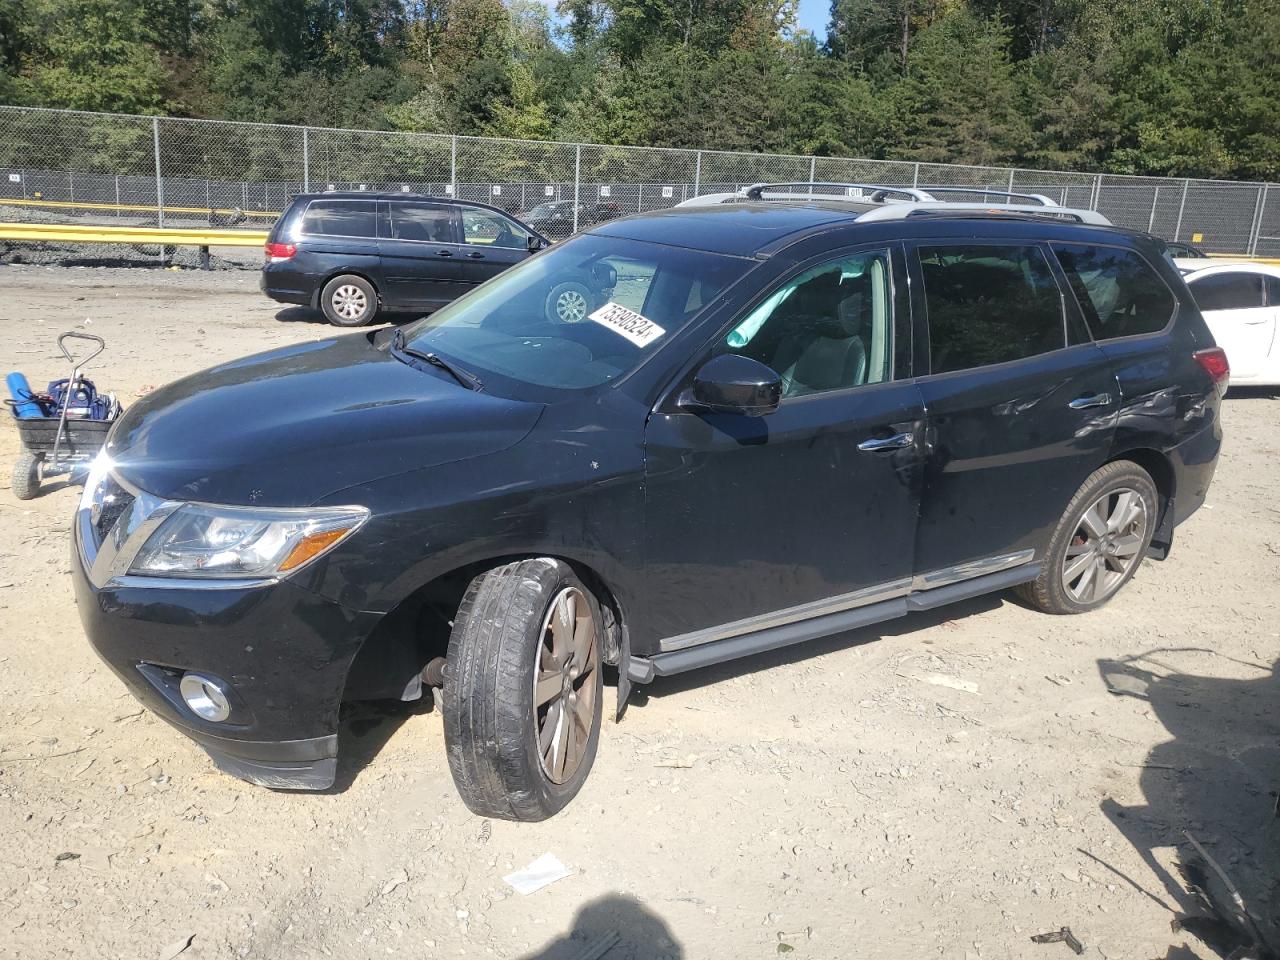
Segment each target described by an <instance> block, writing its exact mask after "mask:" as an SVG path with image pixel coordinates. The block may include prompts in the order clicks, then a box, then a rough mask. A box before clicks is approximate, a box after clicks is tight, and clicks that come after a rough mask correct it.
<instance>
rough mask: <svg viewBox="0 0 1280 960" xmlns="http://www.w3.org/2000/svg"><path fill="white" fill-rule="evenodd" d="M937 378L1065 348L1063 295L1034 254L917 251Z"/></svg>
mask: <svg viewBox="0 0 1280 960" xmlns="http://www.w3.org/2000/svg"><path fill="white" fill-rule="evenodd" d="M919 249H920V268H921V271H922V273H923V274H924V294H925V303H926V306H927V307H928V313H929V351H930V358H931V362H932V366H931V369H932V371H933V372H934V373H948V372H950V371H953V370H969V369H971V368H973V367H985V366H988V365H990V364H993V363H1007V362H1008V361H1010V360H1021V359H1023V358H1025V357H1034V356H1037V355H1038V354H1041V353H1048V352H1050V351H1051V350H1060V349H1061V348H1063V347H1065V346H1066V345H1067V339H1066V326H1065V324H1064V322H1063V311H1062V294H1061V291H1060V290H1059V289H1058V284H1057V282H1056V281H1055V280H1054V279H1053V271H1052V270H1051V269H1050V267H1049V262H1048V260H1047V259H1046V258H1045V255H1044V253H1043V252H1042V251H1041V250H1040V248H1039V247H1034V246H1008V247H1006V246H978V245H958V244H957V245H948V246H937V247H934V246H929V247H920V248H919Z"/></svg>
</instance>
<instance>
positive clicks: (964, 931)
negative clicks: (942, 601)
mask: <svg viewBox="0 0 1280 960" xmlns="http://www.w3.org/2000/svg"><path fill="white" fill-rule="evenodd" d="M0 277H3V278H4V280H5V281H6V283H5V289H6V290H7V291H8V294H7V296H6V298H5V300H4V302H3V303H0V338H2V339H0V342H2V343H3V344H4V357H5V364H4V366H5V368H6V370H7V369H11V368H15V367H16V368H21V369H23V370H24V371H26V372H27V373H28V375H29V376H30V377H31V379H32V380H33V381H42V380H48V379H52V378H53V377H55V376H63V375H64V373H63V366H64V365H63V363H62V361H61V359H60V358H59V357H58V354H57V351H56V347H55V344H54V339H55V337H56V335H57V333H59V332H61V331H63V330H69V329H83V330H85V331H87V332H91V333H96V334H100V335H102V336H104V337H105V338H106V339H107V342H108V352H107V353H106V354H104V356H103V357H101V358H100V360H99V362H98V363H97V364H96V366H95V367H94V369H93V370H92V371H91V375H92V376H94V377H96V379H97V381H98V383H99V385H100V386H101V387H103V388H110V389H114V390H115V391H117V392H118V393H119V394H120V395H121V396H122V398H123V399H124V400H125V402H126V403H128V402H129V401H130V400H132V399H134V398H136V397H137V396H139V395H140V394H142V393H144V392H145V391H146V390H148V389H149V388H150V387H152V386H154V385H158V384H160V383H163V382H165V381H168V380H171V379H173V378H176V377H178V376H180V375H182V374H185V373H188V372H191V371H193V370H196V369H198V368H201V367H204V366H207V365H209V364H212V363H215V362H219V361H223V360H227V359H230V358H233V357H236V356H238V355H242V354H246V353H249V352H253V351H256V350H259V349H265V348H268V347H272V346H276V345H280V344H284V343H289V342H294V341H299V340H307V339H315V338H321V337H326V336H328V335H330V333H331V330H330V328H328V327H327V326H324V325H323V324H321V323H319V322H317V320H316V318H315V317H314V315H312V314H310V313H309V312H308V311H305V310H299V309H292V308H291V309H285V310H282V309H280V308H279V307H278V306H277V305H275V304H272V303H270V302H269V301H267V300H265V299H264V298H263V297H261V296H260V295H259V293H258V291H257V276H256V275H255V274H253V273H230V272H229V273H199V272H172V271H165V272H162V271H159V270H139V269H132V270H105V269H86V268H65V267H62V268H56V267H34V266H5V267H0ZM1278 414H1280V404H1277V402H1276V400H1275V399H1274V397H1273V396H1270V395H1267V394H1256V393H1255V394H1251V395H1245V394H1243V393H1240V394H1239V395H1236V394H1233V395H1232V397H1231V398H1230V399H1229V400H1228V401H1227V403H1226V409H1225V414H1224V417H1225V420H1226V426H1227V430H1228V439H1227V444H1226V447H1225V449H1224V452H1223V456H1222V461H1221V464H1220V467H1219V470H1218V477H1217V480H1216V481H1215V484H1214V487H1213V490H1212V491H1211V496H1210V499H1209V503H1208V504H1207V505H1206V507H1205V509H1203V510H1201V511H1200V512H1199V513H1197V514H1196V515H1195V517H1193V518H1192V519H1191V520H1190V521H1189V522H1188V523H1187V524H1186V525H1185V526H1184V527H1182V528H1181V529H1180V530H1179V532H1178V537H1177V542H1176V544H1175V548H1174V551H1173V555H1172V557H1171V558H1170V559H1169V560H1168V561H1167V562H1164V563H1153V562H1149V563H1148V564H1146V565H1145V566H1144V567H1143V568H1142V570H1141V571H1140V572H1139V574H1138V576H1137V578H1136V579H1135V580H1134V582H1133V583H1132V584H1131V585H1130V586H1129V587H1128V588H1127V589H1126V590H1125V591H1124V593H1123V594H1122V595H1121V597H1120V598H1119V599H1118V600H1117V601H1116V602H1114V603H1112V604H1111V605H1109V606H1108V607H1106V608H1105V609H1103V610H1101V611H1099V612H1097V613H1094V614H1091V615H1088V616H1084V617H1073V618H1052V617H1047V616H1043V615H1040V614H1037V613H1033V612H1031V611H1030V610H1028V609H1025V608H1024V607H1022V606H1019V605H1018V604H1017V603H1015V602H1013V601H1012V600H1010V599H1009V598H1008V597H1002V596H996V597H990V598H985V599H982V600H977V601H972V602H969V603H966V604H963V605H960V606H957V607H952V608H948V609H945V610H942V611H935V612H934V613H932V614H929V615H915V616H912V617H910V618H908V619H905V620H902V621H898V622H895V623H890V624H887V625H884V626H881V627H877V628H871V629H867V630H861V631H857V632H855V633H851V634H847V635H844V636H840V637H836V638H833V639H830V640H826V641H820V642H815V643H810V644H808V645H805V646H803V647H800V648H794V649H791V650H788V651H785V652H779V653H777V654H774V655H768V656H763V657H758V658H755V659H753V660H750V661H743V662H739V663H736V664H731V665H727V666H724V667H721V668H714V669H711V670H707V671H704V672H702V673H697V674H693V675H686V676H684V677H681V678H677V679H672V680H666V681H662V680H660V681H658V682H656V683H654V684H653V685H652V686H651V687H650V688H648V689H647V690H646V691H644V695H643V696H640V697H637V699H636V702H635V703H634V704H633V706H632V708H631V710H630V711H629V712H628V714H627V716H626V718H625V719H624V720H623V721H622V722H621V723H620V724H616V725H615V724H608V725H607V726H606V729H605V731H604V735H603V738H602V743H601V748H600V754H599V757H598V759H597V761H596V766H595V770H594V772H593V773H592V776H591V777H590V779H589V781H588V783H587V785H586V787H585V789H584V790H583V792H582V794H581V795H580V796H579V797H578V799H577V800H576V801H575V802H574V803H573V804H572V805H571V806H570V807H569V809H568V810H566V811H565V812H564V813H562V814H561V815H560V816H558V817H556V818H555V819H553V820H551V821H549V822H546V823H542V824H532V825H529V824H523V825H520V824H512V823H505V822H500V821H487V820H483V819H480V818H477V817H475V816H472V815H471V814H470V813H469V812H468V811H467V810H466V809H465V807H463V805H462V803H461V802H460V801H459V800H458V798H457V796H456V794H455V792H454V790H453V786H452V783H451V781H450V777H449V772H448V768H447V764H446V762H445V757H444V750H443V739H442V731H441V723H440V715H439V712H438V710H435V709H433V708H432V706H431V704H430V703H429V702H426V703H421V704H418V705H412V706H406V705H389V706H388V705H360V706H358V707H357V708H355V709H353V710H352V711H351V712H350V714H349V716H348V717H347V719H346V721H345V723H344V725H343V729H342V734H341V736H342V742H343V746H342V760H341V766H340V772H339V782H338V784H337V786H336V788H335V789H333V790H332V791H330V792H327V793H324V794H318V795H317V794H289V793H272V792H269V791H266V790H263V789H259V788H255V787H252V786H249V785H247V784H244V783H241V782H240V781H237V780H234V779H231V778H229V777H226V776H223V775H221V774H218V773H217V772H216V771H215V770H214V769H213V768H212V766H211V764H210V763H209V762H208V760H207V759H206V758H205V757H204V755H203V754H202V753H201V752H200V751H199V749H198V748H196V747H195V746H194V745H193V744H191V743H190V742H188V741H187V740H186V739H184V738H183V737H181V736H179V735H178V734H177V733H175V732H174V731H173V730H172V729H170V728H169V727H168V726H167V725H165V724H164V723H162V722H161V721H159V720H155V719H153V718H152V717H151V716H150V715H149V714H147V713H145V712H142V711H141V710H140V708H139V707H138V705H137V704H136V703H135V702H134V701H133V700H132V699H131V697H130V696H129V695H128V694H127V693H126V692H125V690H124V688H123V687H122V686H121V685H120V683H119V682H118V681H117V680H116V679H115V678H114V676H113V675H112V674H111V673H110V672H109V671H108V670H107V668H106V667H105V666H103V665H102V664H101V663H100V662H99V661H98V659H97V658H96V656H95V655H94V654H93V652H92V650H91V649H90V648H89V646H88V644H87V642H86V641H85V638H84V636H83V633H82V631H81V628H80V622H79V618H78V617H77V615H76V611H75V608H74V602H73V599H72V595H71V588H70V583H69V578H68V576H67V571H68V563H69V559H68V522H69V519H70V515H71V511H72V509H73V506H74V503H75V499H76V496H77V492H76V490H75V489H72V488H65V487H64V488H61V489H57V488H51V489H50V490H49V492H48V493H46V494H45V495H44V496H42V497H41V498H39V499H37V500H34V501H31V502H29V503H21V502H19V501H17V500H15V499H14V498H13V497H12V495H10V494H9V493H8V492H7V490H5V491H4V492H0V836H2V837H3V838H4V841H5V842H4V845H3V847H0V957H15V958H17V957H21V958H24V960H38V958H46V957H75V958H97V957H121V958H123V957H129V958H134V957H140V958H156V957H160V958H165V960H167V958H170V957H172V956H174V955H176V951H178V950H179V949H180V948H181V947H182V946H183V945H184V944H186V943H187V942H188V940H189V945H188V946H187V947H186V949H185V952H183V953H182V954H181V956H182V957H183V960H196V958H204V960H209V958H237V957H271V958H277V957H278V958H290V960H293V958H313V957H340V958H357V957H359V958H364V957H373V956H375V955H376V956H383V955H387V956H396V955H399V956H413V957H436V956H464V957H487V956H492V957H499V958H535V957H536V958H540V960H573V958H580V957H584V956H590V957H596V956H599V955H600V954H598V953H596V952H592V950H591V948H592V947H593V945H596V944H599V946H601V947H604V946H608V944H610V943H612V946H610V947H609V949H608V951H607V952H606V953H604V954H603V956H604V957H605V958H606V960H625V958H659V957H672V958H675V957H689V958H693V957H774V956H777V955H779V954H781V953H788V952H794V954H795V955H796V956H797V957H799V958H835V957H855V956H856V957H859V958H886V960H887V958H890V957H892V958H895V960H896V958H900V957H903V956H916V955H929V956H941V957H957V958H959V957H963V958H965V960H977V958H983V957H999V958H1034V960H1060V958H1065V957H1068V956H1070V953H1069V952H1068V948H1067V947H1066V946H1065V945H1063V944H1060V943H1058V944H1046V945H1040V944H1034V943H1032V942H1031V940H1030V936H1031V935H1032V934H1036V933H1041V932H1044V931H1048V930H1057V929H1058V928H1060V927H1062V926H1070V927H1071V929H1072V931H1073V932H1074V933H1075V935H1076V936H1077V937H1078V938H1079V939H1080V940H1081V941H1083V943H1084V945H1085V955H1086V956H1087V957H1102V958H1152V957H1167V958H1170V960H1172V958H1181V960H1187V958H1191V957H1197V956H1199V957H1205V958H1208V957H1210V956H1212V953H1211V951H1210V950H1209V948H1208V947H1206V946H1205V945H1204V943H1203V942H1201V941H1200V940H1198V939H1197V938H1195V937H1194V936H1192V935H1191V934H1190V933H1189V932H1187V931H1182V932H1171V930H1170V921H1171V920H1172V919H1173V918H1174V917H1175V915H1176V913H1177V912H1180V911H1182V910H1183V909H1187V908H1190V907H1191V906H1192V901H1191V899H1190V898H1189V897H1188V896H1187V895H1186V893H1185V892H1184V891H1183V889H1182V887H1181V885H1180V884H1179V883H1178V882H1177V878H1176V874H1175V873H1174V872H1173V867H1172V864H1173V862H1174V860H1175V859H1176V857H1177V855H1178V853H1179V852H1180V851H1179V847H1178V845H1179V844H1180V843H1183V840H1182V836H1181V832H1182V831H1183V830H1184V829H1189V830H1191V831H1192V832H1193V833H1194V834H1195V835H1196V837H1197V838H1198V839H1200V840H1201V841H1202V842H1203V843H1204V844H1205V845H1206V847H1207V848H1208V849H1209V850H1210V851H1211V852H1212V853H1213V856H1214V858H1215V859H1216V860H1218V861H1219V862H1220V863H1221V864H1222V865H1223V866H1224V867H1225V868H1226V870H1227V871H1228V872H1229V873H1230V874H1231V876H1232V878H1233V879H1234V880H1235V881H1236V883H1237V884H1238V885H1239V886H1240V887H1241V888H1242V890H1243V891H1244V893H1245V896H1246V897H1247V898H1248V899H1249V900H1250V901H1251V902H1252V903H1253V904H1254V906H1255V910H1256V912H1257V913H1259V914H1261V915H1264V928H1265V929H1266V930H1267V931H1268V933H1269V934H1271V935H1272V936H1274V935H1275V934H1276V927H1275V925H1274V919H1275V911H1276V903H1277V890H1278V886H1277V876H1278V873H1280V868H1278V867H1277V864H1280V840H1278V839H1277V832H1278V830H1280V827H1278V825H1277V820H1276V819H1275V809H1276V798H1275V794H1274V791H1275V790H1276V787H1277V784H1280V749H1278V748H1277V745H1278V744H1280V719H1278V714H1277V712H1276V710H1275V705H1276V702H1277V694H1278V693H1280V683H1278V682H1277V677H1278V676H1280V674H1278V673H1277V669H1276V667H1277V657H1278V656H1280V640H1278V637H1280V623H1278V622H1277V617H1276V602H1277V598H1280V586H1278V585H1277V574H1280V509H1278V508H1277V507H1276V506H1275V502H1276V501H1275V495H1274V492H1275V490H1276V489H1277V487H1278V486H1280V457H1278V454H1280V422H1278V420H1280V417H1278V416H1277V415H1278ZM16 453H17V437H16V433H15V431H13V430H4V431H0V481H3V480H7V475H8V465H9V464H11V463H12V461H13V458H14V457H15V455H16ZM610 693H611V692H610ZM1181 849H1182V850H1185V846H1184V847H1182V848H1181ZM546 852H552V853H554V854H556V855H557V856H558V857H559V858H560V859H561V860H562V861H563V862H564V863H565V864H567V865H568V866H569V867H570V868H571V869H572V871H573V875H572V876H570V877H568V878H566V879H563V880H560V881H559V882H557V883H555V884H553V885H552V886H550V887H547V888H544V889H542V890H540V891H538V892H536V893H534V894H532V895H530V896H527V897H526V896H521V895H519V894H516V893H514V892H513V891H512V890H511V889H510V888H508V887H507V886H506V885H505V884H504V883H503V881H502V879H501V878H502V876H503V875H504V874H507V873H509V872H510V871H512V870H513V869H516V868H519V867H522V866H524V865H525V864H527V863H529V862H530V861H532V860H533V859H535V858H536V857H538V856H539V855H541V854H543V853H546ZM615 935H616V937H617V940H616V942H614V940H613V937H614V936H615ZM602 938H603V939H602Z"/></svg>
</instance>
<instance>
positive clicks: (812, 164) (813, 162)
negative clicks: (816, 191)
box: [809, 157, 818, 193]
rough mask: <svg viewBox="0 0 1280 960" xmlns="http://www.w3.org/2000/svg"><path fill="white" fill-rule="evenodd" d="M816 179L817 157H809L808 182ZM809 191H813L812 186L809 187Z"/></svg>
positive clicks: (814, 181)
mask: <svg viewBox="0 0 1280 960" xmlns="http://www.w3.org/2000/svg"><path fill="white" fill-rule="evenodd" d="M817 180H818V158H817V157H810V158H809V182H810V183H816V182H817ZM809 192H810V193H813V188H812V187H810V188H809Z"/></svg>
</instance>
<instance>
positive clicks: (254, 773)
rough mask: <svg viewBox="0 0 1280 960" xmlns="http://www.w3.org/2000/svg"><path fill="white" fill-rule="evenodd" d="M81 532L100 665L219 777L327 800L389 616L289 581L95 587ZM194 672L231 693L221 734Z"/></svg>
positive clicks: (117, 580)
mask: <svg viewBox="0 0 1280 960" xmlns="http://www.w3.org/2000/svg"><path fill="white" fill-rule="evenodd" d="M84 521H85V518H84V517H83V516H82V515H79V514H78V516H77V522H76V523H75V524H73V538H72V539H73V543H74V545H73V557H72V563H71V569H72V579H73V581H74V587H75V595H76V603H77V605H78V607H79V610H80V618H81V621H82V622H83V624H84V629H85V633H86V634H87V635H88V637H89V641H90V643H91V644H92V645H93V647H94V649H95V651H96V652H97V653H98V655H99V656H100V657H101V658H102V659H103V660H104V661H105V662H106V664H107V665H108V666H109V667H110V668H111V669H112V670H113V671H114V672H115V674H116V675H117V676H118V677H119V678H120V679H121V680H122V681H123V682H124V684H125V686H126V687H127V688H128V689H129V691H130V692H131V693H132V694H133V695H134V696H135V697H136V698H137V699H138V700H139V701H140V702H141V703H142V704H143V705H144V706H146V707H147V708H148V709H150V710H151V711H152V712H154V713H155V714H156V715H157V716H159V717H161V718H162V719H164V720H166V721H167V722H169V723H171V724H172V725H173V726H175V727H177V728H178V729H179V730H181V731H182V732H183V733H185V734H186V735H187V736H189V737H191V738H192V739H193V740H195V741H196V742H197V743H198V744H200V746H201V747H203V748H204V749H205V750H206V751H207V752H208V753H209V755H210V757H212V758H213V761H214V762H215V763H216V764H217V765H218V767H219V768H220V769H222V770H224V771H226V772H227V773H231V774H234V775H235V776H238V777H241V778H243V779H245V780H249V781H251V782H253V783H257V784H261V785H263V786H267V787H275V788H287V789H303V790H322V789H325V788H327V787H329V786H331V785H332V784H333V781H334V777H335V774H336V771H337V753H338V736H337V732H338V708H339V705H340V704H341V701H342V693H343V687H344V685H345V683H346V678H347V673H348V670H349V668H350V665H351V661H352V660H353V659H354V657H355V654H356V652H357V650H358V649H359V647H360V644H361V643H362V641H363V640H364V638H365V637H367V636H368V635H369V633H370V632H371V631H372V629H373V626H374V625H375V624H376V622H377V621H378V619H379V618H380V614H375V613H364V612H358V611H352V610H349V609H347V608H346V607H344V606H342V605H341V604H339V603H335V602H334V601H331V600H326V599H324V598H323V597H320V596H318V595H317V594H315V593H312V592H311V591H309V590H307V589H304V588H303V587H300V586H297V585H295V584H293V583H290V582H289V581H280V582H275V583H270V584H267V585H256V586H246V585H233V586H223V585H217V584H210V583H207V582H206V583H201V582H198V581H191V580H185V581H180V580H175V581H173V582H172V583H171V584H166V583H164V582H158V581H157V580H156V579H150V580H143V579H141V578H134V577H128V576H117V577H113V578H111V579H107V580H105V581H103V580H102V579H101V577H98V580H99V582H98V583H95V582H94V579H95V578H94V574H93V573H92V571H94V570H95V569H96V567H95V563H94V560H95V559H97V558H96V557H95V556H94V553H95V550H94V545H93V544H92V543H86V542H85V541H86V538H92V537H93V536H94V534H93V532H92V529H91V528H90V526H89V525H88V524H87V523H86V522H84ZM186 671H196V672H198V673H202V674H206V675H209V676H212V677H215V678H218V679H219V680H220V681H222V682H224V683H225V684H226V686H227V689H228V691H229V695H230V700H231V703H232V711H231V715H230V716H229V717H228V718H227V719H226V720H225V721H223V722H219V723H215V722H211V721H208V720H204V719H202V718H200V717H198V716H197V715H196V714H194V713H193V712H192V711H191V710H190V709H189V708H188V707H187V706H186V703H185V702H184V700H183V699H182V696H181V694H180V693H179V692H178V681H179V679H180V678H181V676H182V674H183V673H184V672H186Z"/></svg>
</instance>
